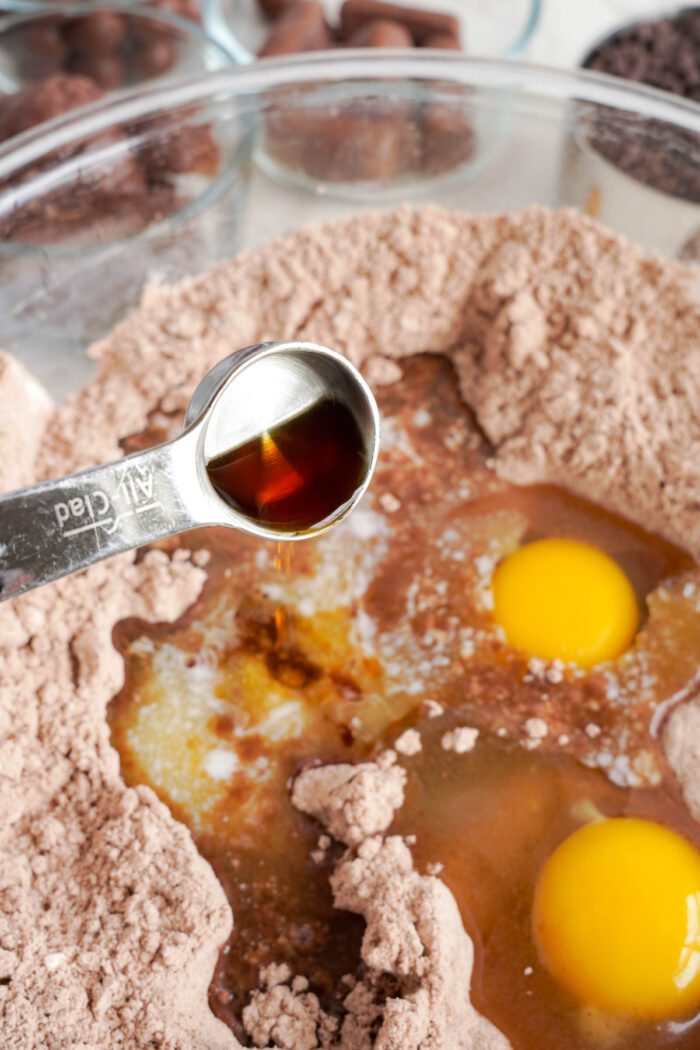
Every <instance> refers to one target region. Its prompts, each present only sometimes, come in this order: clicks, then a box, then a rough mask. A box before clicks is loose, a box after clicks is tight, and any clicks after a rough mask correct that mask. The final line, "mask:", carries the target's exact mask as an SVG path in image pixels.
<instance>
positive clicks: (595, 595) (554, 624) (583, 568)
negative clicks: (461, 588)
mask: <svg viewBox="0 0 700 1050" xmlns="http://www.w3.org/2000/svg"><path fill="white" fill-rule="evenodd" d="M493 598H494V618H495V620H496V623H498V624H500V626H501V627H502V628H503V630H504V632H505V635H506V638H507V640H508V642H509V643H510V644H511V645H512V646H514V647H515V648H516V649H521V650H522V651H523V652H525V653H527V654H528V655H529V656H539V657H541V658H542V659H544V660H563V661H564V662H565V663H569V662H575V663H577V664H579V665H580V666H582V667H591V666H592V665H593V664H598V663H601V662H603V661H604V660H613V659H615V658H616V657H617V656H620V655H621V654H622V653H624V652H625V650H626V649H627V648H628V647H629V645H630V643H631V641H632V639H633V638H634V635H635V632H636V630H637V627H638V624H639V610H638V607H637V600H636V597H635V593H634V590H633V589H632V585H631V584H630V582H629V580H628V579H627V577H626V576H625V574H624V572H623V571H622V569H621V568H620V567H619V565H618V564H617V562H615V561H613V559H612V558H610V557H608V555H607V554H604V553H603V551H600V550H598V549H597V548H596V547H592V546H590V544H588V543H581V542H580V541H578V540H569V539H546V540H537V541H536V542H535V543H530V544H527V546H525V547H521V548H520V549H519V550H517V551H516V552H515V553H514V554H511V555H509V556H508V557H507V558H505V559H504V560H503V561H502V562H501V563H500V565H499V566H498V567H497V569H496V572H495V573H494V578H493Z"/></svg>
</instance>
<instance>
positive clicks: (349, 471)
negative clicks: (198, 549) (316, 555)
mask: <svg viewBox="0 0 700 1050" xmlns="http://www.w3.org/2000/svg"><path fill="white" fill-rule="evenodd" d="M366 465H367V454H366V450H365V442H364V440H363V437H362V432H361V431H360V428H359V426H358V424H357V421H356V419H355V417H354V416H353V414H352V412H351V411H350V410H349V408H347V406H346V405H344V404H343V403H342V402H340V401H333V400H330V399H328V400H326V401H320V402H318V403H317V404H315V405H314V406H313V407H312V408H310V409H309V410H308V411H307V412H303V413H301V414H300V415H298V416H294V418H293V419H290V420H288V421H287V422H286V423H284V424H283V425H281V426H279V427H275V428H274V429H272V430H269V431H264V432H263V433H262V434H260V435H258V436H257V437H255V438H254V439H253V440H252V441H247V442H246V443H245V444H244V445H240V446H239V447H238V448H235V449H233V450H232V451H230V452H226V453H225V454H224V455H223V456H217V457H216V458H215V459H212V460H210V461H209V463H208V464H207V473H208V475H209V479H210V481H211V483H212V485H213V486H214V488H215V489H216V491H217V492H218V493H219V495H220V496H221V497H222V498H223V499H224V500H226V502H227V503H230V504H231V506H232V507H234V508H235V509H236V510H237V511H240V512H241V513H242V514H245V515H246V517H248V518H253V519H255V520H256V521H261V522H264V523H266V524H267V525H271V526H273V527H275V528H278V529H280V531H290V532H291V531H295V532H296V531H304V530H305V529H310V528H312V527H313V526H315V525H319V524H321V523H322V522H324V521H326V520H328V518H330V517H331V516H332V515H334V514H335V513H336V512H337V511H338V510H339V509H340V508H342V507H343V506H345V505H346V504H347V503H348V502H349V501H350V500H351V499H352V497H353V496H354V494H355V493H356V492H357V490H358V488H359V487H360V486H361V484H362V481H363V478H364V476H365V469H366Z"/></svg>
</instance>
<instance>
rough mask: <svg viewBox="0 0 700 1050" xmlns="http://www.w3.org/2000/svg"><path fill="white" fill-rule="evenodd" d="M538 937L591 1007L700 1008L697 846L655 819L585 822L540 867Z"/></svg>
mask: <svg viewBox="0 0 700 1050" xmlns="http://www.w3.org/2000/svg"><path fill="white" fill-rule="evenodd" d="M533 929H534V937H535V942H536V944H537V947H538V950H539V952H540V954H541V957H542V961H543V962H544V964H545V965H546V967H547V969H548V970H549V971H550V973H551V974H552V975H553V976H554V977H555V978H556V979H557V980H558V981H559V982H560V983H561V984H562V985H564V987H566V988H567V989H568V990H569V991H570V992H571V993H572V994H573V995H575V996H576V998H577V999H578V1000H579V1001H580V1002H581V1003H582V1004H584V1005H586V1006H591V1007H597V1008H598V1009H601V1010H604V1011H607V1012H609V1013H615V1014H625V1015H628V1016H630V1017H635V1018H645V1019H648V1020H661V1019H664V1018H680V1017H685V1016H687V1015H689V1014H691V1013H693V1012H695V1011H696V1010H697V1009H698V1007H700V851H698V850H697V849H696V848H695V847H694V846H693V845H691V843H690V842H688V841H687V840H686V839H684V838H683V837H682V836H681V835H679V834H677V833H676V832H675V831H671V830H670V829H668V828H665V827H663V826H662V825H661V824H656V823H654V822H653V821H649V820H642V819H639V818H636V817H616V818H614V819H611V820H600V821H597V822H595V823H592V824H587V825H586V826H585V827H583V828H580V829H579V830H578V831H576V832H574V834H573V835H571V836H570V837H569V838H568V839H566V840H565V841H564V842H563V843H562V844H561V845H560V846H559V847H558V848H557V849H556V850H555V852H554V853H553V854H552V855H551V857H550V858H549V860H548V861H547V862H546V864H545V866H544V868H543V869H542V871H541V873H540V876H539V879H538V882H537V887H536V890H535V901H534V908H533Z"/></svg>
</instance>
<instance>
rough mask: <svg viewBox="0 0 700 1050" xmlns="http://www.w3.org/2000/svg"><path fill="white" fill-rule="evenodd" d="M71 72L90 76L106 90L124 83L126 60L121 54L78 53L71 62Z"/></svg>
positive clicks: (111, 89)
mask: <svg viewBox="0 0 700 1050" xmlns="http://www.w3.org/2000/svg"><path fill="white" fill-rule="evenodd" d="M70 70H71V73H78V74H80V75H81V76H84V77H90V78H91V79H92V80H94V81H95V83H97V84H99V85H100V87H101V88H103V89H104V90H105V91H114V90H115V89H116V88H119V87H121V86H122V84H123V83H124V72H125V71H124V62H123V61H122V58H121V56H120V55H118V54H116V55H94V56H93V55H77V56H76V57H75V58H74V59H72V60H71V63H70Z"/></svg>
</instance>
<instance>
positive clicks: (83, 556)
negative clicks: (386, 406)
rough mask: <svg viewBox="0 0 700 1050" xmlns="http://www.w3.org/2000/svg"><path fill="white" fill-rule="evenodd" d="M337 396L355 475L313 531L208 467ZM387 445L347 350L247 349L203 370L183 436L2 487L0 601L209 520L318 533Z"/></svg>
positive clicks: (249, 528)
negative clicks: (264, 510) (219, 479)
mask: <svg viewBox="0 0 700 1050" xmlns="http://www.w3.org/2000/svg"><path fill="white" fill-rule="evenodd" d="M328 402H331V403H332V404H333V405H335V406H338V407H339V410H342V411H343V412H344V414H345V415H346V416H348V414H349V417H351V418H352V420H353V425H354V427H355V429H356V433H357V435H358V440H359V442H360V446H361V447H360V449H359V460H358V462H359V468H360V469H359V473H358V477H357V483H356V484H355V486H354V488H353V489H352V491H350V492H349V493H348V494H347V498H346V499H345V500H344V501H343V502H342V503H341V504H340V505H338V506H333V507H331V508H327V509H328V510H329V512H328V513H326V514H325V515H324V517H323V518H322V519H321V520H318V521H312V522H309V523H306V524H305V526H304V528H295V527H290V528H288V527H285V526H284V525H280V524H279V523H278V524H275V523H273V522H270V521H266V520H263V519H261V518H260V517H256V516H254V515H252V514H247V513H244V512H242V510H241V509H237V508H236V506H234V505H232V504H231V503H229V502H226V500H225V498H224V497H223V496H222V495H221V494H220V493H219V491H217V488H216V487H215V486H214V484H213V483H212V481H211V479H210V476H209V473H208V471H207V467H208V465H211V463H212V461H216V460H218V459H219V458H220V457H222V456H226V455H227V454H229V453H235V450H236V449H240V448H241V447H242V446H245V447H247V443H250V442H254V441H255V440H256V439H259V438H260V436H261V435H268V434H269V433H270V431H273V430H277V429H279V428H280V427H283V426H284V425H285V424H287V425H289V422H290V421H292V420H297V419H299V418H301V417H303V416H304V414H305V413H309V412H313V411H314V410H315V409H317V408H318V406H321V405H327V404H328ZM331 418H332V417H331ZM331 426H332V424H331ZM378 450H379V413H378V410H377V406H376V403H375V401H374V398H373V396H372V393H371V391H370V390H369V388H368V386H367V384H366V383H365V381H364V379H363V378H362V376H361V375H360V374H359V372H358V371H357V370H356V369H355V368H354V367H353V366H352V365H351V364H350V362H349V361H347V360H346V358H344V357H342V356H341V355H340V354H338V353H336V352H335V351H333V350H328V349H327V348H326V347H323V346H316V345H315V344H313V343H295V342H292V343H261V344H259V345H257V346H251V347H248V348H247V349H245V350H239V351H238V352H236V353H234V354H231V355H230V356H229V357H226V358H224V360H223V361H220V362H219V363H218V364H217V365H215V366H214V368H213V369H212V370H211V371H210V372H209V373H208V374H207V375H206V376H205V377H204V379H202V381H201V382H200V384H199V386H198V387H197V389H196V390H195V392H194V394H193V396H192V400H191V401H190V404H189V407H188V409H187V415H186V418H185V430H184V431H183V433H182V434H181V435H180V436H179V437H177V438H175V439H174V440H172V441H168V442H166V443H165V444H162V445H157V446H156V447H155V448H151V449H147V450H146V451H145V452H136V453H134V454H133V455H130V456H125V457H124V458H123V459H120V460H118V461H117V462H116V463H109V464H107V465H106V466H101V467H94V468H93V469H91V470H85V471H81V472H80V473H78V474H72V475H70V476H69V477H65V478H59V479H57V480H54V481H45V482H42V483H41V484H39V485H34V486H32V487H31V488H25V489H19V490H18V491H16V492H11V493H8V494H7V495H5V496H0V601H4V600H6V599H7V598H12V597H14V596H15V595H18V594H22V592H23V591H27V590H30V589H32V588H33V587H39V586H40V585H41V584H44V583H49V582H50V581H51V580H55V579H58V578H59V577H60V576H66V575H68V573H72V572H76V571H77V570H78V569H83V568H85V567H86V566H88V565H91V564H92V563H93V562H96V561H100V560H101V559H103V558H108V557H110V556H111V555H113V554H118V553H120V552H121V551H125V550H131V549H132V548H134V547H141V546H144V545H145V544H148V543H153V542H154V541H155V540H159V539H163V538H164V537H165V536H171V535H173V534H175V533H179V532H186V531H187V530H189V529H194V528H198V527H200V526H203V525H227V526H230V527H231V528H237V529H242V530H243V531H244V532H248V533H252V534H253V535H254V536H261V537H263V538H266V539H277V540H278V539H281V538H284V539H291V540H298V539H306V538H307V537H310V536H317V535H319V534H320V533H322V532H325V531H326V530H327V529H330V528H332V527H333V526H334V525H337V524H338V522H340V521H342V519H343V518H344V517H345V516H346V515H347V514H349V512H350V511H351V510H352V508H353V507H354V506H355V505H356V503H357V502H358V500H359V499H360V497H361V496H362V494H363V492H364V491H365V489H366V488H367V485H368V484H369V481H370V478H371V476H372V473H373V471H374V467H375V464H376V460H377V453H378Z"/></svg>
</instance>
